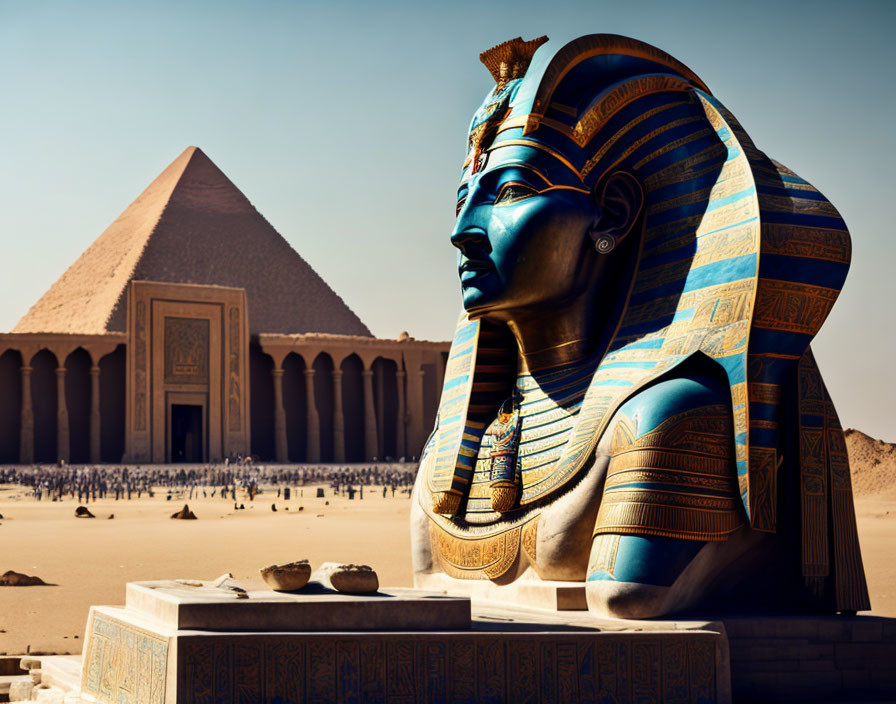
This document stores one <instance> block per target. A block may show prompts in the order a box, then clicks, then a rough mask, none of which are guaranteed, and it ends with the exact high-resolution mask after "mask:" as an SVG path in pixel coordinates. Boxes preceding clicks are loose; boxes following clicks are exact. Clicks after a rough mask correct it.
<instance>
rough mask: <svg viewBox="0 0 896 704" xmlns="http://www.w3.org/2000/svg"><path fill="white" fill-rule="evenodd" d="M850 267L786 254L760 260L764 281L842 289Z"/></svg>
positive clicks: (772, 255) (767, 256)
mask: <svg viewBox="0 0 896 704" xmlns="http://www.w3.org/2000/svg"><path fill="white" fill-rule="evenodd" d="M848 271H849V265H848V264H844V263H842V262H832V261H827V260H824V259H808V258H806V257H793V256H788V255H784V254H765V253H763V255H762V258H761V259H760V260H759V275H760V276H761V277H762V278H764V279H780V280H782V281H792V282H794V283H801V284H811V285H814V286H819V285H823V286H827V287H828V288H832V289H838V290H839V289H840V287H841V286H842V285H843V282H844V281H845V280H846V273H847V272H848Z"/></svg>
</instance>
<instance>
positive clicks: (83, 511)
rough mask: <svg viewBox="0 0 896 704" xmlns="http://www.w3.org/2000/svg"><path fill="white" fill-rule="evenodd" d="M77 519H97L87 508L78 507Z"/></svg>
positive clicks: (76, 511)
mask: <svg viewBox="0 0 896 704" xmlns="http://www.w3.org/2000/svg"><path fill="white" fill-rule="evenodd" d="M75 518H96V516H94V515H93V514H92V513H91V512H90V510H89V509H88V508H87V507H86V506H78V508H76V509H75Z"/></svg>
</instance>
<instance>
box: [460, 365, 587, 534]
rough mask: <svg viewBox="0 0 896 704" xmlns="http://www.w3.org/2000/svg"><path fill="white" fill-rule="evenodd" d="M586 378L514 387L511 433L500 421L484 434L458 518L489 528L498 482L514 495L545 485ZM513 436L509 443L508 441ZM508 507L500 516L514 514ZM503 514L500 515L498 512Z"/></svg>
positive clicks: (522, 381)
mask: <svg viewBox="0 0 896 704" xmlns="http://www.w3.org/2000/svg"><path fill="white" fill-rule="evenodd" d="M590 380H591V374H590V373H589V372H588V371H587V370H586V371H584V372H578V371H575V372H571V373H569V374H567V375H564V376H561V377H559V378H557V379H554V380H552V381H551V382H550V383H540V384H539V383H536V382H535V380H534V379H533V378H532V377H531V376H529V375H524V376H521V377H520V378H519V379H518V381H517V391H518V398H519V403H518V406H517V408H516V410H515V417H514V418H513V422H514V423H516V425H517V428H516V432H515V433H510V432H509V430H510V429H509V428H508V427H507V423H506V422H504V423H502V418H501V417H500V414H499V417H498V418H496V419H495V420H494V422H492V423H491V425H490V426H489V427H488V428H487V430H486V431H485V433H484V435H483V437H482V441H481V443H480V445H479V450H478V452H477V455H476V462H475V464H474V467H473V475H472V478H471V481H470V488H469V493H468V495H467V502H466V507H465V511H464V513H463V518H464V520H466V521H467V522H469V523H473V524H482V523H491V522H493V521H495V520H496V519H498V518H499V517H500V514H499V513H498V512H497V511H495V509H494V502H493V493H494V491H495V486H496V483H497V482H498V480H499V479H504V480H505V481H507V480H509V481H513V482H514V483H515V484H517V485H518V488H519V491H518V492H517V495H522V494H523V493H524V492H526V491H527V490H530V489H533V488H536V487H537V485H539V484H540V483H542V482H545V481H549V480H550V479H551V477H552V476H553V473H554V471H555V470H556V469H557V462H558V460H559V459H560V456H561V454H562V452H563V449H564V447H565V446H566V443H567V442H568V440H569V438H570V435H571V433H572V430H573V428H574V426H575V423H576V420H577V418H578V413H579V409H580V408H581V406H582V401H583V399H584V397H585V392H586V391H587V389H588V385H589V383H590ZM510 435H512V436H513V437H512V438H511V440H510V442H508V436H510ZM514 508H518V506H513V507H508V508H507V509H505V512H509V513H511V514H512V513H514V510H513V509H514ZM502 513H503V512H502Z"/></svg>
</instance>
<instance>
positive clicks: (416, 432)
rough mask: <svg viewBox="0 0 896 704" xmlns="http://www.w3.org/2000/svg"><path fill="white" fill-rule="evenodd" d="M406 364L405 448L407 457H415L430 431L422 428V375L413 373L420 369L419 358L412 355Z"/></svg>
mask: <svg viewBox="0 0 896 704" xmlns="http://www.w3.org/2000/svg"><path fill="white" fill-rule="evenodd" d="M406 364H407V366H406V373H407V378H406V379H405V383H406V385H407V394H406V395H405V402H406V403H407V418H408V426H407V428H408V432H407V441H406V443H405V446H406V448H407V453H408V456H415V455H419V454H420V450H421V449H422V448H423V443H424V442H425V440H426V434H427V432H428V431H429V430H430V429H429V428H424V427H423V375H422V374H418V373H417V372H416V371H415V369H419V368H420V367H419V365H420V358H419V356H418V355H414V356H413V357H412V358H411V359H407V360H406Z"/></svg>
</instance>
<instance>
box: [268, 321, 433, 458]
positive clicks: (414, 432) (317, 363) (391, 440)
mask: <svg viewBox="0 0 896 704" xmlns="http://www.w3.org/2000/svg"><path fill="white" fill-rule="evenodd" d="M309 337H310V336H287V335H262V336H261V349H262V351H263V352H264V354H265V355H267V356H268V357H270V359H271V360H272V362H273V365H272V367H271V369H270V374H271V378H272V382H273V394H272V395H273V406H274V408H273V417H274V450H275V452H274V455H275V456H274V459H275V460H276V461H277V462H288V461H290V459H292V460H293V461H295V460H296V459H297V457H296V453H295V452H290V431H291V430H293V431H296V430H297V429H296V428H294V427H291V424H290V423H289V422H288V417H287V416H288V413H287V406H288V403H287V401H288V399H287V398H286V394H287V391H286V390H285V389H284V378H285V377H286V373H287V364H288V362H289V360H290V356H291V355H295V356H296V357H298V359H299V360H300V363H301V364H302V366H303V374H304V394H303V395H304V409H303V410H304V419H303V420H304V428H301V429H298V431H299V432H301V431H304V432H303V433H302V435H303V436H304V438H305V439H306V443H305V452H304V453H303V456H302V457H301V459H303V460H304V461H306V462H321V461H333V462H345V461H352V460H355V461H358V460H365V461H372V460H373V459H374V458H378V459H382V458H384V457H386V456H387V455H392V454H393V453H394V457H396V458H398V457H408V458H410V457H413V456H417V455H419V454H420V450H421V449H422V446H423V443H424V441H425V434H426V432H427V431H428V430H429V427H428V426H429V425H430V424H431V423H432V420H433V418H434V415H435V403H436V399H437V397H438V390H439V389H440V388H441V382H442V375H443V373H444V370H443V367H444V360H443V350H442V348H443V347H446V349H447V346H446V345H445V344H444V343H417V342H416V341H412V342H411V343H409V344H404V345H403V346H402V343H400V342H396V341H391V340H390V341H383V340H375V339H372V340H370V342H368V343H367V344H363V343H359V344H355V345H351V346H347V345H344V344H343V345H341V346H340V345H337V344H335V342H333V341H332V340H331V341H330V344H323V342H322V341H320V340H317V344H313V343H312V344H308V338H309ZM315 337H319V338H323V337H325V336H315ZM333 337H335V336H333ZM353 341H354V340H353ZM377 343H379V344H377ZM430 347H432V349H430ZM357 371H360V384H357V386H360V388H359V389H358V388H351V387H352V386H353V385H354V384H356V382H357V378H356V377H357V376H358V375H357ZM347 380H348V381H349V382H350V383H349V386H348V387H347V386H346V382H347ZM358 392H359V393H358ZM321 401H323V402H324V405H325V406H326V407H325V408H321V407H319V405H320V402H321ZM352 404H356V405H357V406H358V408H357V409H352V408H349V407H348V406H349V405H352ZM322 415H323V416H324V420H325V421H326V422H322ZM349 416H353V417H358V416H361V417H362V418H363V421H362V422H363V427H346V425H347V418H348V417H349ZM293 420H294V421H295V419H293ZM299 420H302V419H299ZM293 425H294V424H293ZM325 426H326V427H325ZM330 428H331V429H330ZM357 436H360V437H361V438H363V455H362V456H357V453H355V456H354V457H351V456H349V454H350V453H349V451H348V448H350V447H352V446H357V444H358V443H357V442H356V437H357ZM331 439H332V445H331V446H332V452H330V453H325V454H326V456H324V454H322V441H323V443H325V444H326V445H327V446H330V444H331V443H330V440H331ZM347 443H348V444H347Z"/></svg>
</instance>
